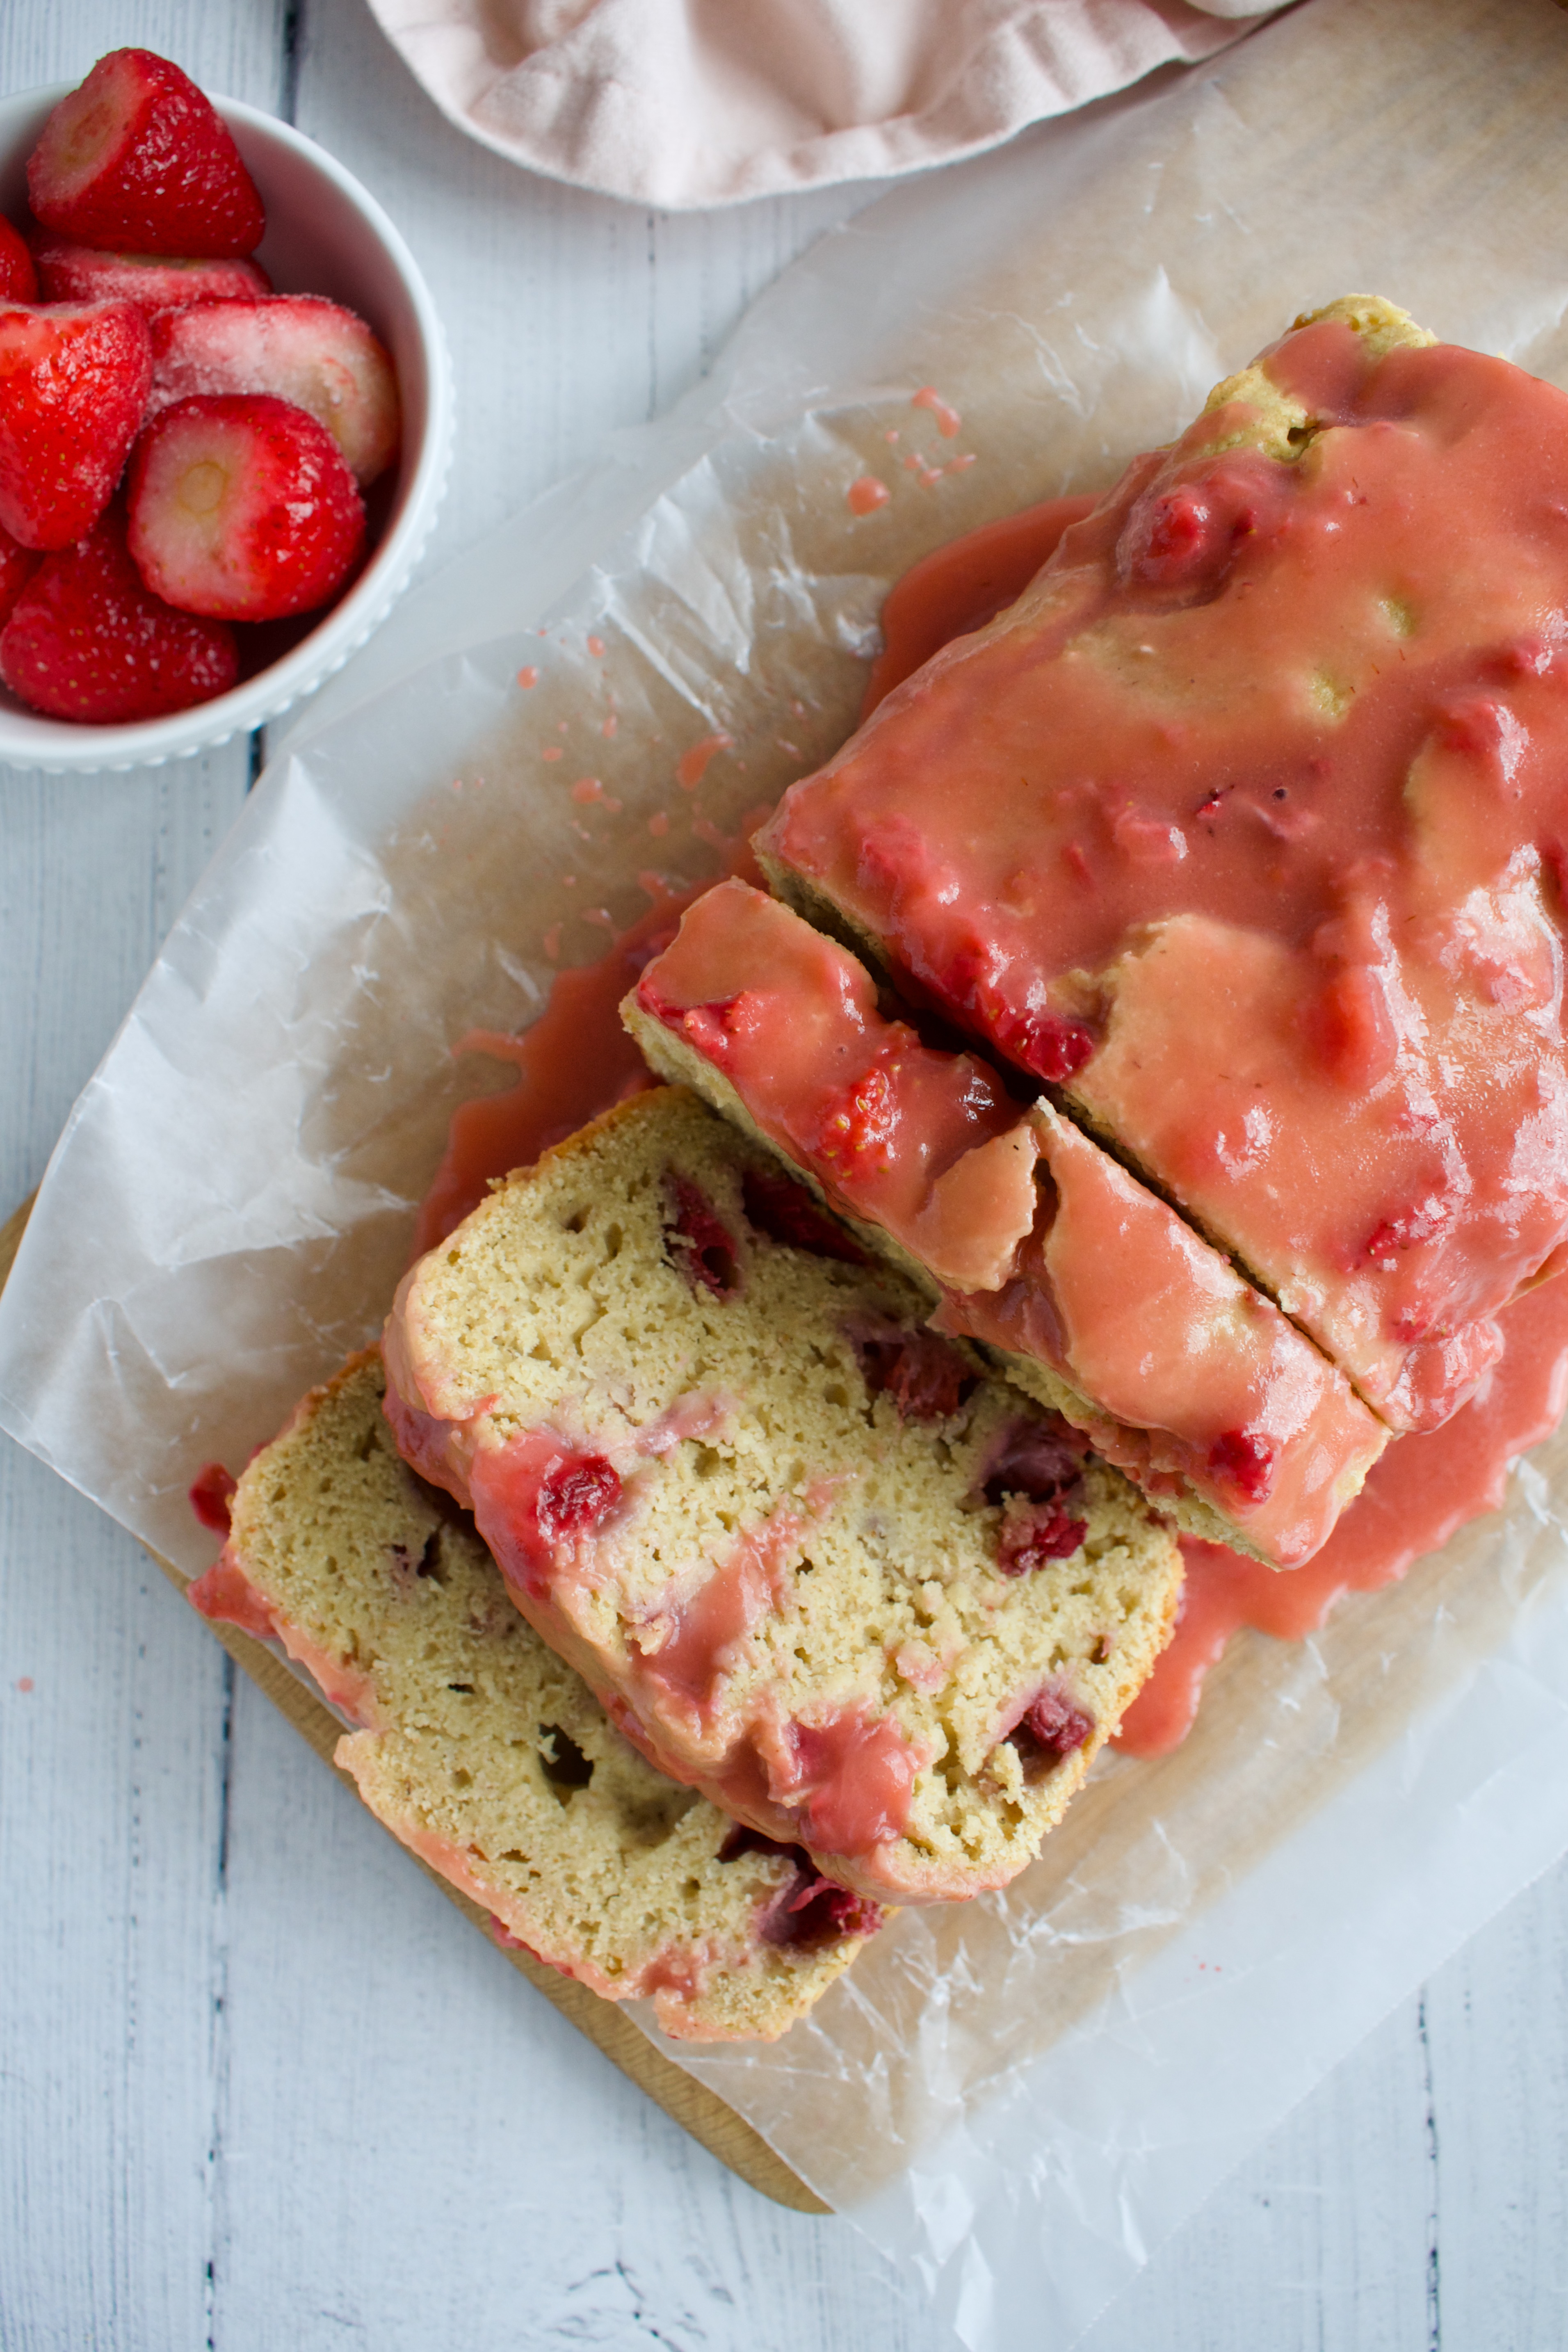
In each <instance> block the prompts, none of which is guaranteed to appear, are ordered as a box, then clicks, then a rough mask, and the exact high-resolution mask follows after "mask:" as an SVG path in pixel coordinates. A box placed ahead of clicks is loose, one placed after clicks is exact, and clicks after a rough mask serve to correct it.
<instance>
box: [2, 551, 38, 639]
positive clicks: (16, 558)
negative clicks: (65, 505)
mask: <svg viewBox="0 0 1568 2352" xmlns="http://www.w3.org/2000/svg"><path fill="white" fill-rule="evenodd" d="M42 561H43V558H42V557H41V556H39V555H37V554H35V552H34V551H33V550H32V549H31V548H30V547H20V546H18V545H17V543H16V541H15V540H14V539H13V538H12V536H11V534H10V532H9V531H8V530H0V628H4V627H5V624H6V622H7V621H8V620H9V619H10V617H11V614H12V613H13V612H14V611H15V609H16V599H17V597H18V596H20V594H21V593H22V591H23V589H24V588H25V587H26V584H27V583H28V581H29V580H30V579H31V578H32V576H33V574H34V572H36V571H37V568H38V566H39V564H40V563H41V562H42Z"/></svg>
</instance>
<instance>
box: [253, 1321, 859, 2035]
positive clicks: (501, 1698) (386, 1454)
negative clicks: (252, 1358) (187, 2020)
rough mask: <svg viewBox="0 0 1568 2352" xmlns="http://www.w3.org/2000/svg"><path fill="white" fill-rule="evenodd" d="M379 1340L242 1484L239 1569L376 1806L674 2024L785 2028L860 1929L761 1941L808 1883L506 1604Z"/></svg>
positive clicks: (409, 1838) (565, 1954) (519, 1931)
mask: <svg viewBox="0 0 1568 2352" xmlns="http://www.w3.org/2000/svg"><path fill="white" fill-rule="evenodd" d="M384 1388H385V1375H384V1370H383V1367H382V1362H381V1358H380V1355H379V1353H378V1352H377V1351H375V1350H374V1349H373V1350H370V1351H369V1352H367V1353H365V1354H363V1355H361V1356H358V1357H355V1358H354V1359H353V1360H351V1361H350V1363H349V1364H348V1365H347V1366H345V1368H344V1369H343V1370H342V1371H341V1372H340V1373H339V1374H338V1375H337V1376H336V1378H335V1379H333V1380H331V1381H328V1382H327V1384H326V1385H325V1386H324V1387H322V1388H320V1389H316V1390H313V1391H311V1393H310V1396H309V1397H307V1398H306V1400H305V1402H304V1403H303V1404H302V1405H301V1406H300V1408H299V1410H298V1411H297V1412H296V1413H295V1414H294V1416H293V1418H292V1420H291V1421H290V1423H289V1426H288V1427H287V1429H285V1430H284V1432H283V1433H282V1434H281V1435H280V1436H279V1438H277V1439H276V1440H275V1441H274V1443H273V1444H270V1445H268V1446H266V1447H264V1448H263V1450H262V1451H261V1453H259V1454H258V1455H257V1456H256V1458H255V1460H254V1461H253V1462H252V1463H251V1465H250V1466H249V1468H248V1469H247V1471H246V1473H245V1475H244V1476H243V1477H242V1478H241V1480H240V1483H239V1490H238V1493H237V1496H235V1500H234V1511H233V1531H232V1534H231V1537H230V1540H229V1546H228V1549H227V1551H226V1555H225V1559H226V1565H228V1566H230V1567H233V1568H237V1570H239V1571H240V1572H241V1573H242V1574H243V1575H244V1577H245V1579H246V1580H247V1583H248V1584H249V1586H250V1587H251V1588H252V1590H253V1591H254V1592H255V1593H257V1594H258V1596H259V1597H260V1598H261V1600H262V1601H264V1602H265V1604H266V1606H267V1608H268V1610H269V1611H270V1612H271V1613H272V1615H273V1618H274V1620H275V1622H276V1623H277V1626H278V1630H279V1633H280V1634H281V1635H282V1636H283V1638H284V1640H285V1642H286V1643H287V1644H288V1646H289V1648H290V1649H291V1650H292V1651H294V1652H295V1653H296V1654H301V1655H302V1656H303V1657H304V1658H305V1659H306V1660H307V1662H310V1661H311V1660H313V1661H314V1662H315V1663H316V1664H317V1668H318V1673H319V1674H320V1672H321V1670H322V1668H323V1667H330V1668H331V1669H334V1670H335V1671H333V1672H331V1673H329V1675H328V1679H329V1680H330V1681H331V1685H332V1686H333V1689H334V1691H335V1693H336V1694H337V1695H338V1696H340V1697H341V1696H342V1693H343V1691H344V1689H345V1688H348V1689H350V1690H353V1689H354V1688H355V1686H356V1685H357V1693H356V1706H355V1709H354V1711H355V1712H356V1713H357V1714H358V1715H359V1716H360V1717H362V1718H363V1721H364V1724H365V1727H364V1728H363V1729H362V1730H359V1731H355V1732H353V1733H352V1734H350V1735H349V1736H348V1737H346V1738H344V1739H343V1740H342V1741H341V1742H340V1744H339V1748H338V1751H337V1760H338V1762H339V1763H340V1764H342V1766H343V1767H344V1769H346V1770H347V1771H349V1772H350V1773H352V1774H353V1779H354V1780H355V1783H356V1785H357V1786H358V1789H359V1791H360V1794H361V1796H362V1797H363V1800H364V1801H365V1803H366V1804H367V1805H368V1806H369V1808H370V1810H371V1811H372V1812H374V1814H375V1815H376V1817H377V1819H378V1820H380V1821H381V1822H384V1825H385V1826H386V1827H387V1828H388V1829H389V1830H391V1831H392V1832H393V1834H394V1835H395V1837H397V1838H399V1839H400V1840H401V1841H402V1842H403V1843H404V1844H405V1845H407V1846H409V1847H410V1848H411V1849H412V1850H413V1851H414V1852H415V1853H417V1854H419V1855H420V1856H421V1857H422V1859H424V1860H425V1861H426V1862H427V1863H429V1864H431V1865H432V1866H433V1867H434V1868H435V1869H436V1870H437V1871H438V1872H440V1874H442V1875H443V1876H444V1877H446V1878H447V1879H449V1880H450V1881H451V1882H452V1883H453V1884H454V1885H457V1886H458V1887H460V1888H461V1889H462V1891H463V1892H464V1893H465V1894H467V1895H470V1896H472V1897H473V1899H474V1900H475V1901H477V1902H479V1903H480V1904H482V1905H483V1906H485V1907H486V1908H487V1909H488V1910H489V1912H490V1913H491V1914H492V1916H494V1918H495V1920H496V1922H497V1923H498V1927H500V1929H503V1930H504V1931H505V1933H506V1935H508V1936H510V1937H513V1938H515V1940H516V1941H518V1942H519V1943H521V1944H523V1945H526V1946H527V1947H528V1948H529V1949H530V1950H531V1951H532V1952H533V1953H534V1954H535V1955H536V1956H537V1957H538V1958H541V1959H543V1960H546V1961H548V1962H549V1963H550V1964H551V1965H552V1967H555V1968H558V1969H562V1970H563V1972H564V1973H565V1974H566V1975H568V1976H572V1977H575V1978H577V1979H579V1981H580V1982H582V1983H584V1984H586V1985H588V1986H590V1987H591V1988H592V1990H594V1991H595V1992H597V1993H600V1994H602V1995H604V1996H605V1998H607V1999H609V2000H628V1999H632V1998H635V1997H637V1996H638V1995H651V1997H652V1999H653V2000H654V2003H655V2008H656V2011H657V2013H658V2021H659V2023H660V2025H661V2026H662V2027H663V2028H664V2030H665V2032H667V2033H669V2034H671V2035H674V2036H677V2037H683V2038H686V2039H689V2040H694V2041H730V2040H742V2039H747V2040H758V2041H773V2040H776V2038H777V2037H778V2036H779V2035H780V2034H781V2033H783V2032H784V2031H785V2030H786V2028H787V2027H789V2026H790V2025H792V2024H793V2023H794V2022H795V2020H796V2019H797V2018H798V2017H800V2016H802V2015H804V2014H805V2011H807V2010H808V2009H809V2008H810V2007H811V2006H812V2004H813V2002H815V2001H816V2000H817V1999H818V1998H819V1996H820V1995H821V1994H822V1993H823V1992H825V1991H826V1989H827V1987H828V1986H829V1985H830V1984H831V1983H832V1982H833V1981H834V1979H836V1978H837V1977H838V1976H839V1975H841V1974H842V1972H843V1970H844V1969H846V1968H847V1966H848V1964H849V1962H850V1960H851V1959H852V1958H854V1956H855V1954H856V1952H857V1951H858V1949H859V1948H860V1946H861V1944H862V1943H863V1942H864V1940H865V1938H864V1937H860V1936H856V1937H842V1938H840V1939H838V1940H837V1941H835V1942H830V1943H826V1944H825V1945H823V1946H822V1947H821V1948H816V1949H810V1948H801V1947H799V1946H790V1945H778V1944H772V1943H769V1942H767V1941H766V1940H765V1939H764V1938H763V1936H762V1934H761V1932H760V1929H761V1924H762V1922H763V1919H764V1918H765V1917H766V1916H767V1915H768V1914H769V1912H770V1909H771V1908H772V1907H773V1906H776V1905H777V1904H778V1903H779V1901H780V1900H781V1897H783V1896H784V1895H787V1893H788V1892H789V1890H790V1889H791V1888H792V1887H793V1885H795V1883H796V1873H795V1865H794V1864H792V1863H791V1862H790V1861H789V1860H788V1859H787V1858H786V1857H784V1856H783V1855H780V1854H774V1853H763V1852H751V1853H742V1854H740V1855H738V1856H737V1857H736V1859H734V1860H733V1861H730V1862H721V1860H720V1853H721V1849H722V1847H723V1845H724V1843H725V1840H726V1838H727V1837H729V1836H730V1834H731V1831H732V1829H733V1823H732V1822H731V1821H730V1820H729V1819H728V1818H727V1817H726V1816H725V1815H724V1814H722V1813H721V1812H720V1811H718V1810H717V1809H716V1808H715V1807H714V1806H712V1805H710V1804H709V1803H708V1802H707V1801H706V1800H704V1799H703V1798H701V1797H700V1796H699V1795H697V1794H696V1793H695V1791H693V1790H690V1789H688V1788H683V1787H679V1786H678V1785H677V1784H676V1783H674V1782H673V1781H671V1780H667V1779H666V1778H665V1777H664V1775H663V1774H661V1773H659V1772H657V1771H656V1770H655V1769H653V1767H652V1766H651V1765H650V1764H648V1763H647V1760H646V1759H644V1758H643V1757H641V1756H639V1755H638V1754H637V1750H636V1749H635V1748H632V1747H631V1746H630V1745H629V1744H628V1742H627V1741H626V1740H625V1739H624V1738H622V1737H621V1735H620V1734H619V1732H617V1731H616V1729H615V1728H614V1727H613V1726H612V1725H611V1723H610V1722H609V1721H608V1719H607V1718H606V1717H605V1712H604V1709H603V1708H602V1707H601V1706H599V1704H598V1702H597V1701H596V1700H595V1697H594V1696H593V1695H592V1693H591V1692H590V1691H589V1690H588V1689H587V1688H586V1687H585V1685H584V1684H583V1682H582V1681H581V1680H580V1678H579V1677H578V1676H577V1675H574V1673H573V1672H572V1670H571V1669H570V1667H568V1666H566V1665H564V1664H563V1663H562V1662H561V1660H560V1659H559V1658H557V1657H556V1656H555V1655H554V1654H553V1653H552V1651H551V1650H550V1649H549V1648H548V1647H547V1646H546V1644H545V1643H542V1641H541V1640H540V1639H539V1637H538V1635H537V1634H536V1633H534V1632H533V1630H532V1628H531V1626H530V1625H529V1624H528V1623H527V1622H525V1621H524V1619H523V1618H522V1617H521V1616H520V1615H519V1613H518V1612H517V1611H516V1610H515V1609H514V1608H513V1607H512V1605H511V1603H510V1601H509V1599H508V1598H507V1593H506V1588H505V1586H504V1584H503V1583H502V1581H501V1577H500V1570H498V1569H497V1567H496V1565H495V1562H494V1561H493V1559H491V1558H490V1556H489V1552H488V1551H487V1550H486V1549H485V1547H484V1545H483V1544H482V1543H481V1542H480V1540H479V1536H478V1534H477V1533H476V1532H475V1529H474V1528H473V1525H472V1523H471V1521H469V1520H468V1519H467V1518H466V1517H463V1516H461V1515H460V1514H458V1512H457V1511H456V1510H455V1509H454V1508H453V1507H452V1505H451V1504H450V1502H449V1500H448V1498H447V1496H444V1495H439V1494H437V1493H436V1492H434V1491H433V1490H432V1489H431V1488H429V1487H427V1486H425V1484H424V1483H423V1482H422V1481H421V1480H419V1479H418V1478H416V1476H415V1475H414V1474H413V1473H412V1472H411V1471H410V1470H409V1469H408V1468H407V1467H406V1465H405V1464H404V1462H403V1461H402V1459H401V1458H400V1456H399V1454H398V1453H397V1450H396V1447H395V1444H394V1443H393V1440H392V1434H391V1432H390V1430H389V1429H388V1427H387V1425H386V1422H385V1418H384V1414H383V1411H382V1399H383V1394H384Z"/></svg>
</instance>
